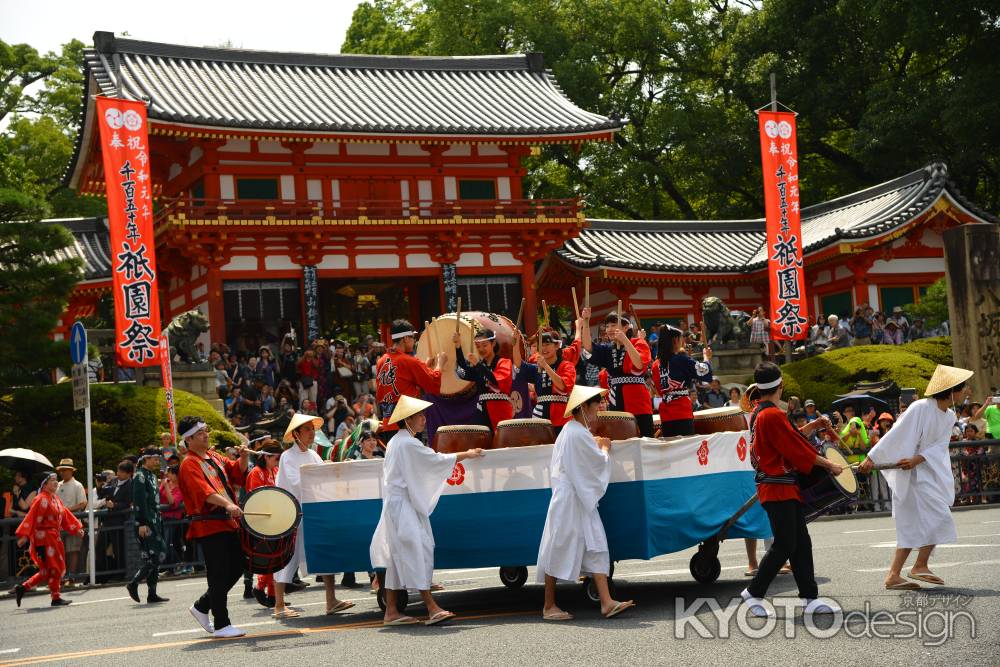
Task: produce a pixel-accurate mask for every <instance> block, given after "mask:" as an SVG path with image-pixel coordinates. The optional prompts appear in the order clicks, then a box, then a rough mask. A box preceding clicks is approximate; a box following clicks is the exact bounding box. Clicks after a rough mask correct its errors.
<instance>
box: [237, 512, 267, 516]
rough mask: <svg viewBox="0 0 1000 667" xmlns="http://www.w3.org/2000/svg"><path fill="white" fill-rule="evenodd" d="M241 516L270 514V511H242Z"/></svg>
mask: <svg viewBox="0 0 1000 667" xmlns="http://www.w3.org/2000/svg"><path fill="white" fill-rule="evenodd" d="M243 516H271V513H270V512H244V513H243Z"/></svg>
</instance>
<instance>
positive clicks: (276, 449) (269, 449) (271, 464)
mask: <svg viewBox="0 0 1000 667" xmlns="http://www.w3.org/2000/svg"><path fill="white" fill-rule="evenodd" d="M279 458H281V445H279V444H278V443H277V442H276V441H274V440H272V441H271V442H270V444H266V445H264V446H263V447H261V448H260V449H259V450H258V451H257V465H255V466H254V468H253V469H252V470H251V471H250V472H248V473H247V482H246V489H247V493H250V492H251V491H253V490H254V489H256V488H259V487H262V486H274V478H275V477H276V476H277V474H278V459H279ZM253 596H254V599H256V600H257V602H259V603H261V604H262V605H264V606H265V607H268V608H270V607H273V606H274V601H275V600H274V575H273V574H258V575H257V586H256V587H255V588H254V589H253Z"/></svg>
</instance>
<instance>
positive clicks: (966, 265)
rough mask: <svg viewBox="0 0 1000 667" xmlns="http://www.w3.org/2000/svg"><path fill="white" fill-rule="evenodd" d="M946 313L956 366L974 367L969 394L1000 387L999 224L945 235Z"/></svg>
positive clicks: (978, 394)
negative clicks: (949, 324)
mask: <svg viewBox="0 0 1000 667" xmlns="http://www.w3.org/2000/svg"><path fill="white" fill-rule="evenodd" d="M943 236H944V256H945V267H946V271H947V273H946V277H947V280H948V314H949V318H950V322H951V344H952V354H953V356H954V358H955V365H956V366H958V367H960V368H968V369H969V370H972V371H975V372H976V374H975V376H974V377H973V378H972V380H971V382H970V384H971V385H972V397H973V398H974V399H976V400H982V398H983V397H984V396H986V394H987V393H988V392H991V391H996V390H997V389H1000V226H998V225H991V224H981V225H962V226H960V227H955V228H953V229H949V230H947V231H946V232H945V233H944V235H943Z"/></svg>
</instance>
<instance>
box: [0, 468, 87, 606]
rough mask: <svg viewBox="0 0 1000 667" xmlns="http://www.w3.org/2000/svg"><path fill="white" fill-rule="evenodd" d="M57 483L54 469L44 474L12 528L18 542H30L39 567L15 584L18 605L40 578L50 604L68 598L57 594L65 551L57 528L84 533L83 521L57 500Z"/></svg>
mask: <svg viewBox="0 0 1000 667" xmlns="http://www.w3.org/2000/svg"><path fill="white" fill-rule="evenodd" d="M58 487H59V478H58V477H57V476H56V474H55V473H54V472H51V473H49V474H48V475H46V476H45V479H44V481H43V482H42V485H41V487H40V488H39V489H38V495H37V496H35V499H34V500H33V501H32V502H31V507H30V509H29V510H28V514H27V515H26V516H25V517H24V519H22V520H21V524H20V525H19V526H18V527H17V530H16V531H15V534H16V535H17V537H18V540H17V546H19V547H23V546H24V545H25V544H26V543H28V542H30V543H31V551H30V553H31V560H32V561H34V563H35V566H36V567H37V568H38V572H36V573H35V575H34V576H32V577H31V578H30V579H28V580H27V581H26V582H24V583H23V584H18V585H17V586H15V587H14V599H15V600H16V601H17V606H18V607H20V606H21V599H22V598H23V597H24V594H25V592H27V591H30V590H31V589H32V588H34V587H35V586H37V585H38V584H40V583H42V582H43V581H47V582H48V586H49V594H50V595H51V596H52V602H51V605H52V606H53V607H61V606H64V605H68V604H69V602H70V601H69V600H64V599H63V598H62V597H61V596H60V594H59V584H60V582H61V581H62V577H63V574H64V573H65V572H66V553H65V551H64V549H63V543H62V539H60V535H59V531H61V530H63V531H66V532H67V533H73V534H75V535H79V536H80V537H83V524H82V523H80V520H79V519H77V518H76V517H75V516H73V513H72V512H70V511H69V510H68V509H66V506H65V505H63V504H62V501H61V500H59V496H57V495H56V489H57V488H58Z"/></svg>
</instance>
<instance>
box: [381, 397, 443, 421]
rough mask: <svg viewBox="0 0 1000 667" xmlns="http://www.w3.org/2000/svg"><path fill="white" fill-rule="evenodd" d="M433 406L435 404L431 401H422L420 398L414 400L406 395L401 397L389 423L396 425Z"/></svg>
mask: <svg viewBox="0 0 1000 667" xmlns="http://www.w3.org/2000/svg"><path fill="white" fill-rule="evenodd" d="M432 405H434V404H433V403H431V402H429V401H422V400H420V399H419V398H413V397H412V396H406V395H405V394H404V395H403V396H400V397H399V402H398V403H396V407H395V409H393V411H392V416H391V417H389V423H390V424H395V423H396V422H401V421H403V420H404V419H406V418H407V417H412V416H413V415H415V414H417V413H419V412H423V411H424V410H426V409H427V408H429V407H431V406H432Z"/></svg>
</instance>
